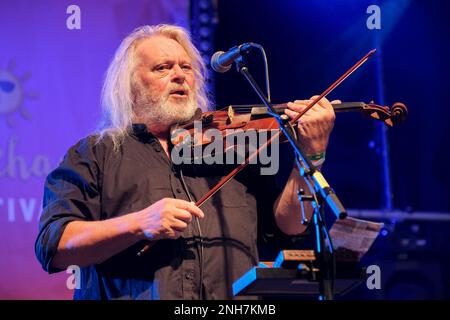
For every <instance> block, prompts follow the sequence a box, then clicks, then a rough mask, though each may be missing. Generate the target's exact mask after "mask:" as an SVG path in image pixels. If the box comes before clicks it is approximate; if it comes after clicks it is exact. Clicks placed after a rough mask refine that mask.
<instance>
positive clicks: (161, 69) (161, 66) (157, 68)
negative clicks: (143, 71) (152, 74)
mask: <svg viewBox="0 0 450 320" xmlns="http://www.w3.org/2000/svg"><path fill="white" fill-rule="evenodd" d="M168 67H169V66H168V65H167V64H162V65H159V66H157V67H156V68H155V69H156V70H157V71H164V70H167V68H168Z"/></svg>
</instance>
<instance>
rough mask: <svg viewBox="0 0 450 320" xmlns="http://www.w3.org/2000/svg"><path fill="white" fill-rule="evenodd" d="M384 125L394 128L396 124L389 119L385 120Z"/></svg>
mask: <svg viewBox="0 0 450 320" xmlns="http://www.w3.org/2000/svg"><path fill="white" fill-rule="evenodd" d="M384 123H385V124H386V125H387V126H389V127H393V126H394V123H393V122H392V120H391V119H390V118H387V119H385V120H384Z"/></svg>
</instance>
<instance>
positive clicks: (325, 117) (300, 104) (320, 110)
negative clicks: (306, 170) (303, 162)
mask: <svg viewBox="0 0 450 320" xmlns="http://www.w3.org/2000/svg"><path fill="white" fill-rule="evenodd" d="M315 98H317V96H313V97H311V99H309V100H295V101H294V102H289V103H288V104H287V106H288V109H286V110H285V113H286V114H287V115H288V116H289V117H290V118H291V119H293V118H295V117H296V116H297V114H298V113H299V112H301V111H303V110H304V109H305V108H306V107H307V106H308V105H309V104H310V103H311V102H312V101H313V100H314V99H315ZM332 103H333V104H334V103H340V101H339V100H334V101H332V102H329V101H328V100H327V99H326V98H322V99H321V100H320V101H319V102H317V103H316V104H315V105H314V107H312V108H311V109H310V110H308V111H307V112H306V113H305V114H304V115H303V116H302V117H301V118H300V119H299V120H298V126H297V127H298V130H297V131H298V134H299V140H300V143H301V145H302V146H303V148H304V151H305V152H306V153H307V154H317V153H321V152H324V151H325V150H326V148H327V145H328V138H329V136H330V133H331V131H332V130H333V126H334V120H335V118H336V115H335V113H334V109H333V106H332Z"/></svg>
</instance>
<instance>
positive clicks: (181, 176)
mask: <svg viewBox="0 0 450 320" xmlns="http://www.w3.org/2000/svg"><path fill="white" fill-rule="evenodd" d="M179 172H180V178H181V184H182V185H183V188H184V191H185V192H186V194H187V196H188V198H189V201H190V202H194V203H195V201H194V200H193V199H192V197H191V193H190V192H189V189H188V187H187V185H186V182H185V181H184V175H183V170H181V168H180V170H179ZM194 220H195V222H196V224H197V229H198V236H199V238H200V239H199V242H200V243H199V251H200V254H199V264H200V290H199V298H200V300H203V235H202V229H201V228H200V221H199V220H198V217H196V216H195V217H194Z"/></svg>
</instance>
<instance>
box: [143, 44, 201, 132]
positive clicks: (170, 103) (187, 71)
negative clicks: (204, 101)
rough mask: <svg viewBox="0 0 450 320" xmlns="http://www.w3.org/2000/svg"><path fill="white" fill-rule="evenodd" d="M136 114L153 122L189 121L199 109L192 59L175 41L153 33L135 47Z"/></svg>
mask: <svg viewBox="0 0 450 320" xmlns="http://www.w3.org/2000/svg"><path fill="white" fill-rule="evenodd" d="M136 56H137V58H138V59H139V63H138V67H137V69H136V76H137V88H135V92H136V110H135V112H136V114H137V116H138V117H139V118H140V119H141V120H143V121H144V122H146V123H149V124H150V125H162V126H168V125H171V124H174V123H176V122H183V121H186V120H189V119H190V118H191V117H192V116H193V115H194V113H195V110H196V109H197V103H196V99H195V91H194V90H195V77H194V72H193V70H192V61H191V59H190V57H189V56H188V54H187V53H186V51H185V50H184V48H183V47H182V46H181V45H180V44H179V43H178V42H176V41H175V40H173V39H169V38H166V37H164V36H154V37H151V38H149V39H145V40H143V41H142V42H141V43H139V44H138V45H137V47H136Z"/></svg>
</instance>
